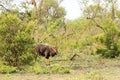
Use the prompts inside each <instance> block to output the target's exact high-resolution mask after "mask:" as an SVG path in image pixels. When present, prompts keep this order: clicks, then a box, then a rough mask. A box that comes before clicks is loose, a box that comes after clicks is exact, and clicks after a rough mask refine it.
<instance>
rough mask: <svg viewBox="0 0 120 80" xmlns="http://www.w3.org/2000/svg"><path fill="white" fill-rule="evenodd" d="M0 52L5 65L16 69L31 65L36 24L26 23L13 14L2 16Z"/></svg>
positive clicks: (0, 16) (0, 23) (0, 22)
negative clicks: (33, 31)
mask: <svg viewBox="0 0 120 80" xmlns="http://www.w3.org/2000/svg"><path fill="white" fill-rule="evenodd" d="M0 18H1V21H0V42H1V46H0V50H1V54H0V56H1V57H2V60H4V61H6V63H5V64H7V65H10V66H15V67H20V66H22V65H26V64H30V62H31V61H32V56H33V54H32V52H33V49H32V48H33V43H34V41H33V40H32V34H31V33H32V32H31V31H32V28H33V26H34V22H32V21H30V22H28V23H24V21H21V20H20V19H19V18H18V17H17V16H15V15H12V14H7V16H6V15H4V14H2V15H0Z"/></svg>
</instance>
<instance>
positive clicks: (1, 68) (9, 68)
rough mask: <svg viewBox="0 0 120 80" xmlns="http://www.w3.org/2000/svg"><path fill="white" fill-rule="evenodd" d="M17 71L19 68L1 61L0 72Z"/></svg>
mask: <svg viewBox="0 0 120 80" xmlns="http://www.w3.org/2000/svg"><path fill="white" fill-rule="evenodd" d="M14 72H17V68H16V67H13V66H7V65H4V64H3V62H0V73H14Z"/></svg>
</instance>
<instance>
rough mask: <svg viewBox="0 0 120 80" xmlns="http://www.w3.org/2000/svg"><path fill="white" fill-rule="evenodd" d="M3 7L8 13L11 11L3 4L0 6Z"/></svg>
mask: <svg viewBox="0 0 120 80" xmlns="http://www.w3.org/2000/svg"><path fill="white" fill-rule="evenodd" d="M0 6H1V7H3V8H4V9H5V10H6V11H10V10H9V9H7V8H6V7H5V6H3V5H2V4H0Z"/></svg>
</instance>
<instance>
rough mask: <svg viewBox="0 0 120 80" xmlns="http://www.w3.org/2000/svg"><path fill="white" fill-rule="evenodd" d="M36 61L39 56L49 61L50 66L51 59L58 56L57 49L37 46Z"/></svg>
mask: <svg viewBox="0 0 120 80" xmlns="http://www.w3.org/2000/svg"><path fill="white" fill-rule="evenodd" d="M35 53H36V59H37V56H38V55H39V56H43V57H45V58H46V59H47V64H49V61H48V59H49V57H50V56H51V57H54V56H55V55H56V54H57V48H56V47H52V46H49V45H45V44H38V45H36V46H35Z"/></svg>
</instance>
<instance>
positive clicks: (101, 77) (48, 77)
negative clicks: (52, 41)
mask: <svg viewBox="0 0 120 80" xmlns="http://www.w3.org/2000/svg"><path fill="white" fill-rule="evenodd" d="M85 60H86V61H85ZM85 60H82V61H80V62H79V64H78V62H77V61H73V64H72V67H71V68H72V69H71V72H70V73H69V74H60V73H59V74H53V73H49V74H35V73H13V74H0V80H120V60H112V59H96V60H93V59H92V58H91V59H85Z"/></svg>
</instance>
